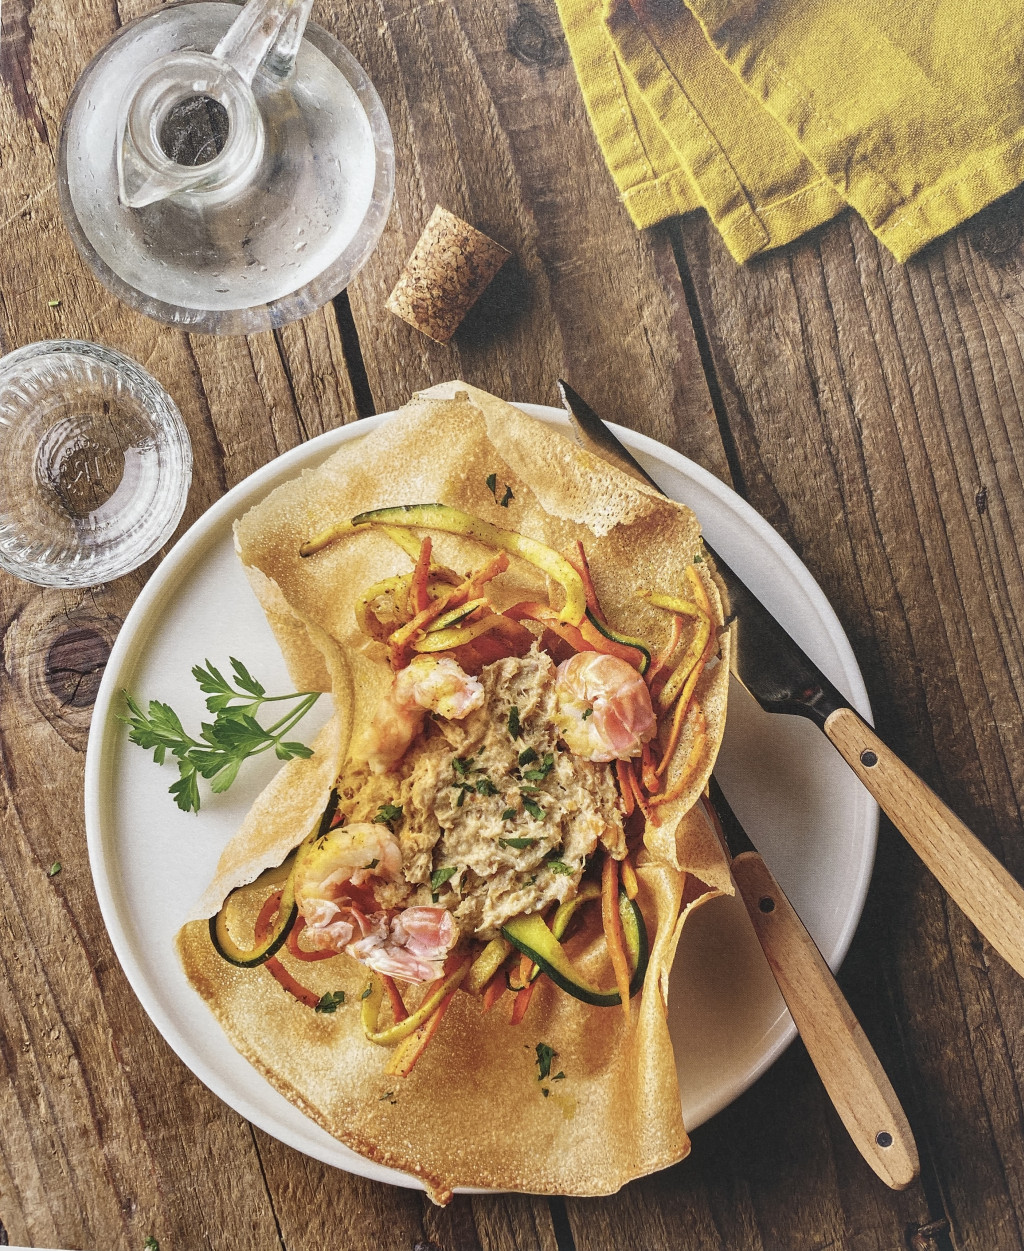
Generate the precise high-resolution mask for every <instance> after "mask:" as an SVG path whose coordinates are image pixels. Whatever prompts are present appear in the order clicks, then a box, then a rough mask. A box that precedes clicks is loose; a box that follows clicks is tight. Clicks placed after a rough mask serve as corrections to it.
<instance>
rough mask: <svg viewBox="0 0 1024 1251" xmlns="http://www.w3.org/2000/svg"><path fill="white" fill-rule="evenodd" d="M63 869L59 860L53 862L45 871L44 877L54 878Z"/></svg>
mask: <svg viewBox="0 0 1024 1251" xmlns="http://www.w3.org/2000/svg"><path fill="white" fill-rule="evenodd" d="M63 867H64V866H63V865H62V864H61V862H60V861H59V860H55V861H54V862H53V864H51V865H50V867H49V868H48V869H47V870H46V876H47V877H56V876H57V874H58V873H59V872H60V871H61V869H62V868H63Z"/></svg>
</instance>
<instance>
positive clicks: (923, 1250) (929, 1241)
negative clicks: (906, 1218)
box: [908, 1217, 949, 1251]
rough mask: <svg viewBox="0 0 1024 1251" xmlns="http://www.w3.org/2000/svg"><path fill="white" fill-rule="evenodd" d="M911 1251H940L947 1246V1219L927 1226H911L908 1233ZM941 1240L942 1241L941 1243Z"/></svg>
mask: <svg viewBox="0 0 1024 1251" xmlns="http://www.w3.org/2000/svg"><path fill="white" fill-rule="evenodd" d="M908 1233H909V1238H908V1245H909V1247H910V1251H940V1249H941V1248H942V1247H943V1246H945V1245H946V1238H947V1236H948V1234H949V1221H948V1220H946V1218H945V1217H942V1218H941V1219H940V1220H937V1221H931V1222H930V1223H929V1224H927V1225H917V1226H911V1228H910V1229H909V1231H908ZM940 1239H941V1241H940Z"/></svg>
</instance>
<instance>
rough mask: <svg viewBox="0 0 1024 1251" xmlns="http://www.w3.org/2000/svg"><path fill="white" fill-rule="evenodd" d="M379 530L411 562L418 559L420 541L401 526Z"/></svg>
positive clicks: (303, 553)
mask: <svg viewBox="0 0 1024 1251" xmlns="http://www.w3.org/2000/svg"><path fill="white" fill-rule="evenodd" d="M381 529H382V530H383V531H384V533H385V534H386V535H387V536H388V538H389V539H391V541H392V542H393V543H397V544H398V546H399V547H400V548H401V549H402V551H403V552H408V553H409V555H410V556H411V557H412V558H413V560H417V559H418V558H419V554H420V541H419V539H418V538H417V537H416V536H415V535H414V534H413V533H412V532H411V531H409V530H406V529H404V528H403V527H402V526H381ZM319 537H320V536H319V535H317V538H315V539H313V540H312V542H313V543H316V542H317V540H318V539H319ZM308 554H309V555H312V554H313V553H312V552H310V553H308ZM300 555H302V556H305V555H307V553H306V552H302V551H300Z"/></svg>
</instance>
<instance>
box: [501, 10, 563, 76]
mask: <svg viewBox="0 0 1024 1251" xmlns="http://www.w3.org/2000/svg"><path fill="white" fill-rule="evenodd" d="M508 48H509V51H510V52H511V53H512V55H513V56H514V57H515V58H516V60H517V61H522V63H523V64H524V65H530V66H539V67H540V68H541V69H548V68H550V67H551V66H554V65H561V64H562V63H563V62H564V60H565V49H564V48H563V46H562V40H561V37H560V35H559V34H556V33H555V32H554V31H553V30H552V29H550V27H549V25H548V23H547V21H546V20H545V18H544V17H543V16H542V15H541V14H540V13H538V12H537V10H536V9H534V8H533V6H532V5H529V4H520V6H519V11H518V13H517V14H516V17H515V19H514V20H513V21H512V23H511V25H510V26H509V28H508Z"/></svg>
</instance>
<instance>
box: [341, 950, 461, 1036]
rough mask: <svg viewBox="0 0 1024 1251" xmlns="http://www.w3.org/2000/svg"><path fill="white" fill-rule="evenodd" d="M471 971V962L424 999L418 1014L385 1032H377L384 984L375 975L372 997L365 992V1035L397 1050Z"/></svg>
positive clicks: (361, 1009) (362, 1015)
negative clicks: (399, 1044)
mask: <svg viewBox="0 0 1024 1251" xmlns="http://www.w3.org/2000/svg"><path fill="white" fill-rule="evenodd" d="M468 970H469V961H468V960H464V961H463V962H462V964H460V965H459V967H458V968H457V969H456V970H455V972H454V973H451V974H450V975H449V976H448V977H446V978H445V979H444V980H443V981H442V982H441V984H440V985H439V986H438V987H437V989H436V990H434V991H433V992H432V993H431V994H429V995H428V996H427V997H426V999H424V1000H423V1002H422V1003H421V1004H420V1006H419V1007H418V1008H417V1009H416V1011H415V1012H411V1013H410V1014H409V1015H408V1016H407V1017H406V1018H405V1020H404V1021H399V1022H398V1023H397V1024H395V1025H389V1026H388V1027H387V1028H386V1029H382V1030H378V1029H377V1022H378V1020H379V1017H380V1005H381V1000H382V999H383V998H384V983H383V982H382V981H381V979H380V978H379V977H378V976H377V974H376V973H371V974H370V985H369V986H368V987H367V990H368V991H369V994H366V993H365V992H364V998H363V1001H362V1003H361V1004H360V1007H359V1017H360V1020H361V1022H362V1026H363V1033H364V1034H365V1035H366V1037H367V1038H368V1039H369V1040H370V1042H372V1043H378V1044H379V1045H380V1046H382V1047H393V1046H394V1045H395V1043H398V1042H401V1041H402V1039H403V1038H408V1036H409V1035H410V1034H412V1033H413V1032H414V1031H415V1030H417V1029H418V1028H419V1027H420V1026H421V1025H422V1024H423V1023H424V1021H426V1020H427V1018H428V1017H429V1016H431V1015H432V1014H433V1012H434V1009H435V1008H436V1007H437V1006H438V1005H439V1004H440V1002H441V1000H442V999H443V998H444V997H445V995H447V994H449V993H450V992H451V991H453V990H455V989H456V988H457V987H458V986H459V984H460V983H461V982H462V979H463V978H464V977H465V976H466V973H467V972H468Z"/></svg>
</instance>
